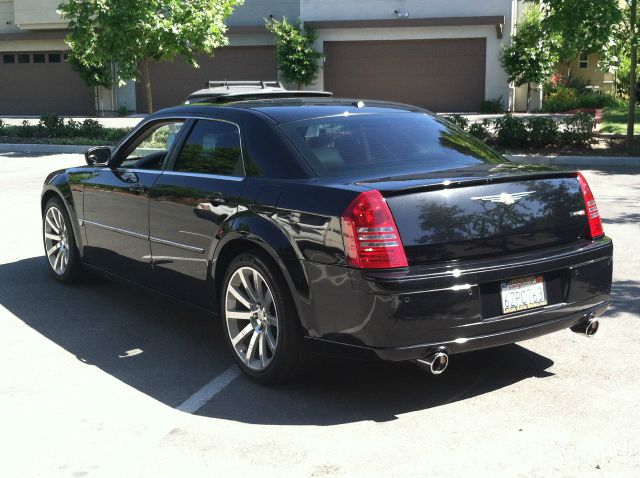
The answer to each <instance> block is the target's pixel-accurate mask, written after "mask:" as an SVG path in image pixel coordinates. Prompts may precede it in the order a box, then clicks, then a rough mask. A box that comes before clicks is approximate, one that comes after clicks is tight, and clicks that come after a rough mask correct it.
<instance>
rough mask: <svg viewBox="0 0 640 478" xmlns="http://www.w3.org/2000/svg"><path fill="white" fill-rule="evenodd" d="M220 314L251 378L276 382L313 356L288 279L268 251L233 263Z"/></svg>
mask: <svg viewBox="0 0 640 478" xmlns="http://www.w3.org/2000/svg"><path fill="white" fill-rule="evenodd" d="M256 284H258V285H257V286H256ZM247 287H248V289H247ZM269 297H271V298H272V300H270V299H269ZM220 313H221V317H222V324H223V329H224V336H225V340H226V342H227V344H228V346H229V349H230V350H231V353H232V355H233V358H234V359H235V361H236V363H237V364H238V366H239V367H240V369H241V370H242V371H243V372H244V373H245V374H246V375H248V376H249V377H250V378H251V379H253V380H255V381H256V382H259V383H263V384H275V383H282V382H285V381H287V380H290V379H292V378H295V377H297V376H299V375H300V374H301V373H302V372H304V370H305V368H306V364H307V354H306V353H305V350H304V347H303V334H302V328H301V326H300V321H299V318H298V314H297V312H296V309H295V307H294V305H293V300H292V298H291V293H290V291H289V288H288V286H287V284H286V282H285V281H284V279H283V277H282V275H281V273H280V271H279V270H277V269H276V266H275V265H274V264H273V262H272V261H271V260H270V259H269V257H268V256H266V254H263V253H262V252H261V251H251V252H247V253H243V254H242V255H240V256H238V257H236V258H235V259H234V260H233V261H232V262H231V264H230V265H229V267H228V269H227V271H226V273H225V276H224V282H223V287H222V290H221V294H220ZM274 319H275V320H274Z"/></svg>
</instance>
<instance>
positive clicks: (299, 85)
mask: <svg viewBox="0 0 640 478" xmlns="http://www.w3.org/2000/svg"><path fill="white" fill-rule="evenodd" d="M302 88H304V85H303V84H302V83H298V90H299V91H302Z"/></svg>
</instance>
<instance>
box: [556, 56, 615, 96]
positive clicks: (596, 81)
mask: <svg viewBox="0 0 640 478" xmlns="http://www.w3.org/2000/svg"><path fill="white" fill-rule="evenodd" d="M599 60H600V55H599V54H597V53H593V54H591V55H589V65H588V67H587V68H586V69H584V68H580V57H576V58H574V59H573V60H571V61H570V62H569V64H566V63H560V64H558V66H557V70H558V73H560V74H561V75H563V76H575V77H577V78H582V79H583V80H586V81H588V82H589V83H591V85H593V86H597V87H598V88H599V89H600V91H601V92H602V93H608V94H613V93H614V89H615V85H614V80H615V77H614V74H613V73H611V72H608V71H602V70H600V69H599V68H598V61H599Z"/></svg>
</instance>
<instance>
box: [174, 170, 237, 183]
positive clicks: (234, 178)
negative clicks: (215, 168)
mask: <svg viewBox="0 0 640 478" xmlns="http://www.w3.org/2000/svg"><path fill="white" fill-rule="evenodd" d="M163 174H166V175H168V176H189V177H195V178H210V179H228V180H229V181H242V180H243V179H244V178H245V177H246V176H223V175H221V174H207V173H187V172H185V171H171V170H166V171H164V172H163Z"/></svg>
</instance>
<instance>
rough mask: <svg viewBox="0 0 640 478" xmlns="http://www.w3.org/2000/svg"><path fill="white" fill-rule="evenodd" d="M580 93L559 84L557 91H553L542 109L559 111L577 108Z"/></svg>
mask: <svg viewBox="0 0 640 478" xmlns="http://www.w3.org/2000/svg"><path fill="white" fill-rule="evenodd" d="M577 104H578V94H577V93H576V90H574V89H573V88H566V87H564V86H558V87H557V88H556V92H555V93H551V94H550V95H549V97H548V98H547V99H546V100H545V101H544V103H543V105H542V111H545V112H547V113H558V112H563V111H570V110H573V109H576V107H577Z"/></svg>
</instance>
